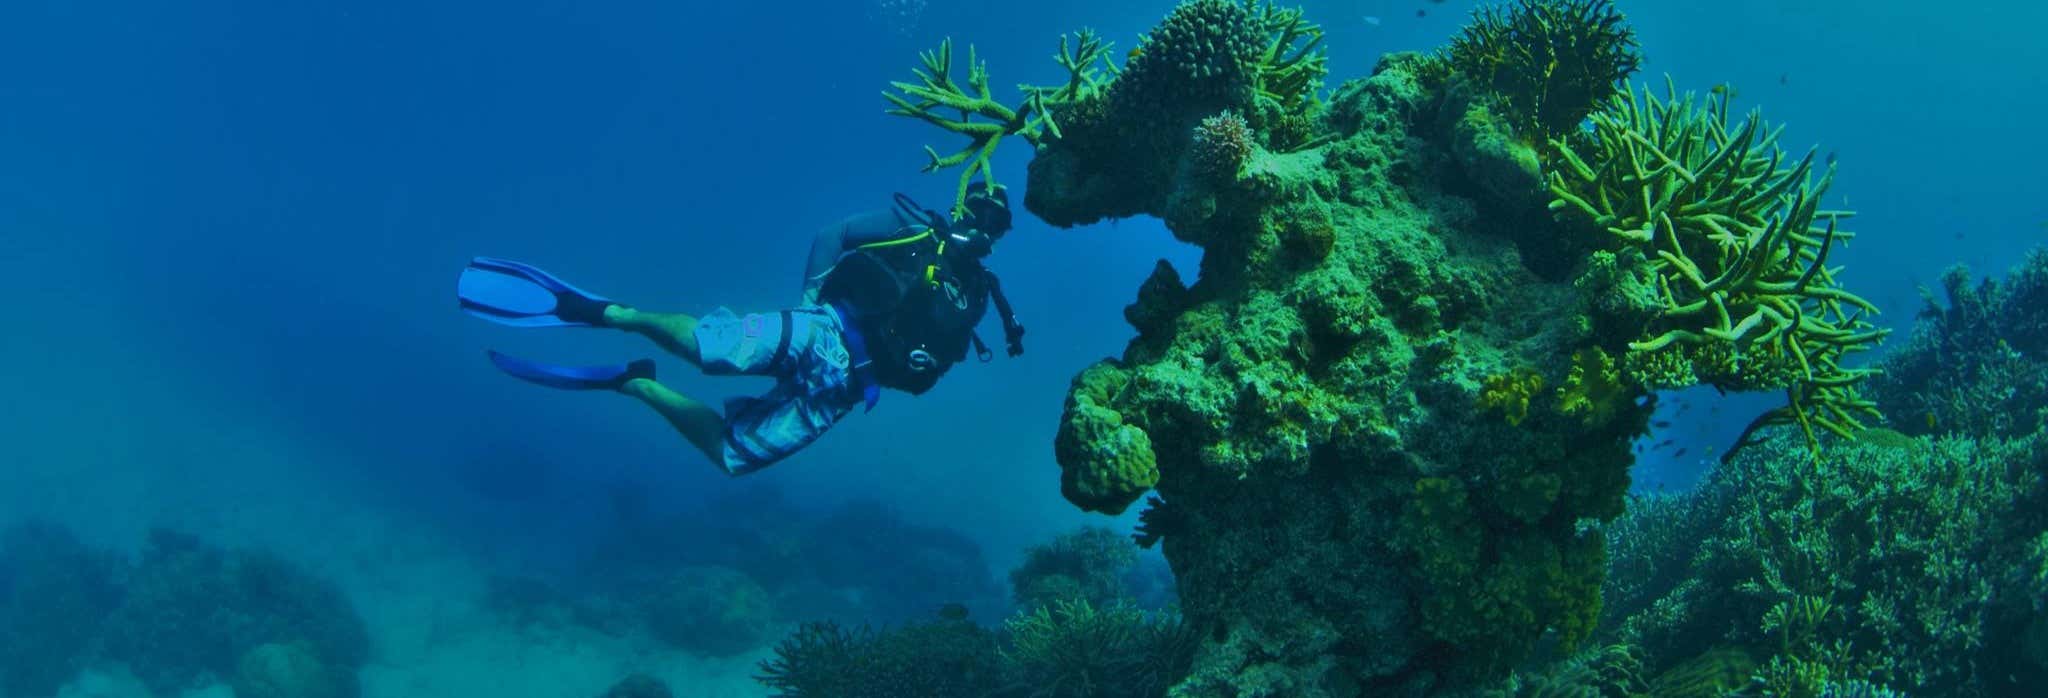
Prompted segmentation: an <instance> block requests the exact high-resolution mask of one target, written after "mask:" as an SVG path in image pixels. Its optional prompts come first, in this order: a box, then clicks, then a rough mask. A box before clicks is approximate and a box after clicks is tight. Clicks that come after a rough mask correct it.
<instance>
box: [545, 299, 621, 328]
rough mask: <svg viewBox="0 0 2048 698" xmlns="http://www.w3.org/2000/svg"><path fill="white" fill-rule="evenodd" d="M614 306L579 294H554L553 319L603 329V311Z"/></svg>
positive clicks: (608, 302) (605, 301)
mask: <svg viewBox="0 0 2048 698" xmlns="http://www.w3.org/2000/svg"><path fill="white" fill-rule="evenodd" d="M612 305H614V304H613V303H612V302H611V301H607V300H598V299H596V298H591V297H589V296H585V295H583V294H581V293H570V292H567V291H562V292H557V293H556V294H555V317H557V318H561V319H562V320H563V321H565V322H573V323H579V324H584V325H589V326H591V327H604V326H605V321H604V310H605V309H606V308H609V307H611V306H612Z"/></svg>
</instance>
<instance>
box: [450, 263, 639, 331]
mask: <svg viewBox="0 0 2048 698" xmlns="http://www.w3.org/2000/svg"><path fill="white" fill-rule="evenodd" d="M455 295H456V297H458V298H460V299H461V300H462V310H463V312H466V313H469V314H471V315H475V316H477V317H480V318H483V319H485V320H489V321H491V322H495V323H498V324H501V325H511V326H513V327H597V326H600V325H603V324H604V309H605V306H609V305H613V304H614V303H613V302H612V300H611V299H609V298H605V297H604V296H600V295H597V294H595V293H590V292H588V291H585V290H583V289H580V288H576V287H575V286H572V285H570V284H569V282H567V281H563V280H561V279H558V278H555V276H554V275H553V274H549V273H547V272H544V271H541V270H540V269H537V268H534V267H532V266H529V265H526V264H520V263H518V262H514V261H512V260H509V259H497V258H494V257H477V258H475V259H472V260H470V261H469V266H468V267H467V268H465V269H463V270H462V277H461V278H460V279H457V280H456V282H455Z"/></svg>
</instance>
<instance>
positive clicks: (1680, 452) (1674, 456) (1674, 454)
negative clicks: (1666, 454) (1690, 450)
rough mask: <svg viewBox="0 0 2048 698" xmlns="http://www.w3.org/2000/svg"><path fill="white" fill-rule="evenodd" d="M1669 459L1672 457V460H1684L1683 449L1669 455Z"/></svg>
mask: <svg viewBox="0 0 2048 698" xmlns="http://www.w3.org/2000/svg"><path fill="white" fill-rule="evenodd" d="M1671 457H1672V458H1674V459H1677V458H1684V457H1685V449H1682V448H1681V449H1678V452H1677V453H1673V454H1671Z"/></svg>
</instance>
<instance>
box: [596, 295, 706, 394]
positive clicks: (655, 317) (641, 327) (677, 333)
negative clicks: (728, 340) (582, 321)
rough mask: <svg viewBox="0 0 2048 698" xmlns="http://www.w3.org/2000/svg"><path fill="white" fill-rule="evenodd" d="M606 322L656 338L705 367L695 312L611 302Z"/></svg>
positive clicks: (699, 365) (608, 324)
mask: <svg viewBox="0 0 2048 698" xmlns="http://www.w3.org/2000/svg"><path fill="white" fill-rule="evenodd" d="M604 324H605V325H606V326H607V327H616V328H619V329H622V330H625V331H627V332H631V333H633V334H637V335H640V336H642V337H646V338H648V339H651V340H654V343H655V344H659V345H661V348H663V349H667V350H668V351H669V353H671V354H675V355H676V356H680V357H683V358H684V359H686V360H688V361H689V362H690V363H691V364H694V365H696V366H697V367H698V368H703V367H704V360H703V358H702V355H701V354H699V353H698V352H697V318H696V317H695V316H691V315H684V314H682V313H655V312H649V311H645V310H637V309H634V308H629V307H626V306H623V305H611V306H606V307H605V309H604ZM664 390H666V388H664ZM677 397H682V396H680V395H678V396H677ZM684 399H688V398H684ZM657 409H659V408H657Z"/></svg>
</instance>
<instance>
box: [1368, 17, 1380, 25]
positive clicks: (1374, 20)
mask: <svg viewBox="0 0 2048 698" xmlns="http://www.w3.org/2000/svg"><path fill="white" fill-rule="evenodd" d="M1365 23H1366V24H1370V25H1372V26H1375V27H1377V26H1379V25H1380V18H1378V17H1374V16H1372V15H1366V16H1365Z"/></svg>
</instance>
